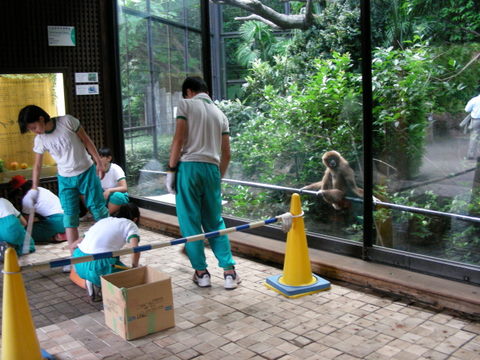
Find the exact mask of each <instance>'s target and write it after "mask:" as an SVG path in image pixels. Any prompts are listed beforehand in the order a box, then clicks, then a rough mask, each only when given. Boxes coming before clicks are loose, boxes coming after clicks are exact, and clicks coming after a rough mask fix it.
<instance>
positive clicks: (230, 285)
mask: <svg viewBox="0 0 480 360" xmlns="http://www.w3.org/2000/svg"><path fill="white" fill-rule="evenodd" d="M223 277H224V278H225V284H224V285H223V287H224V288H225V289H227V290H233V289H236V288H237V286H238V284H240V283H241V282H242V280H240V276H238V274H237V273H236V272H235V273H233V274H223Z"/></svg>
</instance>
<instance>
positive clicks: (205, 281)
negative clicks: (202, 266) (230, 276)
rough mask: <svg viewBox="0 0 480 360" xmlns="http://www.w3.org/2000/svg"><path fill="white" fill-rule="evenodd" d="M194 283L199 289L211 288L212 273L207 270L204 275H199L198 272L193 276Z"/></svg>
mask: <svg viewBox="0 0 480 360" xmlns="http://www.w3.org/2000/svg"><path fill="white" fill-rule="evenodd" d="M193 282H194V283H195V284H197V285H198V286H199V287H210V286H212V284H211V282H210V273H209V272H208V270H206V272H205V273H203V274H202V275H198V274H197V271H195V273H194V274H193Z"/></svg>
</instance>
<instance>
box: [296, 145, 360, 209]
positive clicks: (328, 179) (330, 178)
mask: <svg viewBox="0 0 480 360" xmlns="http://www.w3.org/2000/svg"><path fill="white" fill-rule="evenodd" d="M322 162H323V164H324V165H325V166H326V170H325V173H324V175H323V178H322V180H321V181H319V182H316V183H313V184H310V185H307V186H304V187H303V188H301V189H300V190H309V189H320V190H319V191H318V192H317V194H321V195H322V196H323V199H324V200H325V201H326V202H327V203H329V204H331V205H332V206H333V208H334V209H335V210H341V209H342V208H344V207H345V201H344V198H345V196H346V195H347V194H348V193H353V194H355V195H357V196H358V197H360V198H363V189H361V188H359V187H357V184H356V182H355V173H354V172H353V169H352V168H351V167H350V165H349V164H348V161H347V160H345V158H344V157H343V156H342V155H340V154H339V153H338V152H337V151H334V150H331V151H327V152H326V153H325V154H323V156H322Z"/></svg>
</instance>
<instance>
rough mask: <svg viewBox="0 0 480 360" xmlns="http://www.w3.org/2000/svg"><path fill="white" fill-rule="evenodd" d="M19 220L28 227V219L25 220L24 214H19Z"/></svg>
mask: <svg viewBox="0 0 480 360" xmlns="http://www.w3.org/2000/svg"><path fill="white" fill-rule="evenodd" d="M18 220H20V222H21V223H22V226H23V227H26V226H27V225H28V223H27V220H25V218H24V217H23V215H19V216H18Z"/></svg>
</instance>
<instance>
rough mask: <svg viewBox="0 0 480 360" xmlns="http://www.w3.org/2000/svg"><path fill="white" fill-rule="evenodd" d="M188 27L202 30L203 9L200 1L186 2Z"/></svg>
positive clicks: (187, 0)
mask: <svg viewBox="0 0 480 360" xmlns="http://www.w3.org/2000/svg"><path fill="white" fill-rule="evenodd" d="M185 1H186V12H187V22H186V24H187V25H188V26H191V27H193V28H197V29H200V26H201V16H200V15H201V9H200V2H199V1H198V0H185Z"/></svg>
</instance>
